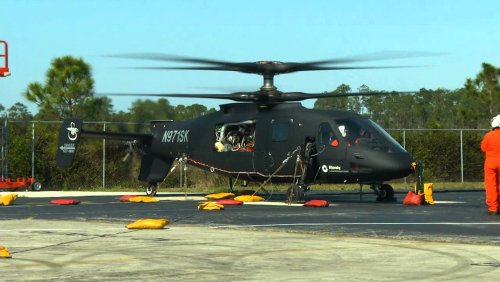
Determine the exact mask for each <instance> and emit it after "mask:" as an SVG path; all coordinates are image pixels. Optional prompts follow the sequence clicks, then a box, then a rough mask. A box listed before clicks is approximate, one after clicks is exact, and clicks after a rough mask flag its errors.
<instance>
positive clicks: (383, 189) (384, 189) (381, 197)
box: [371, 184, 396, 202]
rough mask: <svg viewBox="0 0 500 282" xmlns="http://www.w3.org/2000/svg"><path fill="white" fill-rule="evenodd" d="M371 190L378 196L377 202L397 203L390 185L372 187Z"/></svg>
mask: <svg viewBox="0 0 500 282" xmlns="http://www.w3.org/2000/svg"><path fill="white" fill-rule="evenodd" d="M371 188H372V189H373V191H374V192H375V194H377V202H395V201H396V198H395V197H394V189H393V188H392V186H391V185H389V184H382V185H372V186H371Z"/></svg>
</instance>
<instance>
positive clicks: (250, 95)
mask: <svg viewBox="0 0 500 282" xmlns="http://www.w3.org/2000/svg"><path fill="white" fill-rule="evenodd" d="M96 95H98V96H136V97H142V96H151V97H172V98H206V99H227V100H233V101H237V102H248V101H256V100H257V98H256V97H257V93H256V92H235V93H230V94H208V93H207V94H202V93H196V94H190V93H184V94H178V93H140V94H139V93H97V94H96Z"/></svg>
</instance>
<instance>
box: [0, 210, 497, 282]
mask: <svg viewBox="0 0 500 282" xmlns="http://www.w3.org/2000/svg"><path fill="white" fill-rule="evenodd" d="M127 223H129V222H123V223H120V222H118V223H117V222H112V223H111V222H88V221H87V222H85V221H47V220H31V219H24V220H3V221H0V244H1V245H4V246H6V247H8V248H9V250H10V252H11V255H12V258H11V259H2V260H0V277H1V278H2V280H4V281H19V280H23V281H24V280H43V281H46V280H56V279H57V280H63V281H89V280H113V281H116V280H132V279H134V280H135V279H141V280H145V281H165V280H196V281H202V280H222V281H234V280H238V281H241V280H253V281H269V280H271V281H277V280H280V281H288V280H296V281H305V280H307V281H311V280H338V281H367V280H375V281H379V280H384V281H386V280H393V281H402V280H404V281H411V280H462V281H464V280H466V281H471V280H474V281H496V280H497V279H498V277H500V246H491V245H475V244H458V243H440V242H419V241H412V240H394V239H392V240H390V239H378V238H358V237H347V236H338V235H332V234H303V233H295V232H280V231H277V230H260V229H259V230H252V229H224V228H218V229H212V228H209V227H201V226H193V225H175V224H170V225H168V226H167V227H166V228H165V229H162V230H128V229H126V227H125V225H126V224H127Z"/></svg>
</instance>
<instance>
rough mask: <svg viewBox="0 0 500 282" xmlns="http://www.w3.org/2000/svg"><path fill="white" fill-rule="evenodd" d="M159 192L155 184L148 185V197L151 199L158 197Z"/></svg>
mask: <svg viewBox="0 0 500 282" xmlns="http://www.w3.org/2000/svg"><path fill="white" fill-rule="evenodd" d="M157 191H158V187H157V186H156V184H154V183H151V184H149V185H148V187H146V195H148V196H150V197H154V196H155V195H156V192H157Z"/></svg>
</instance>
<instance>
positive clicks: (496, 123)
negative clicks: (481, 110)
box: [491, 115, 500, 128]
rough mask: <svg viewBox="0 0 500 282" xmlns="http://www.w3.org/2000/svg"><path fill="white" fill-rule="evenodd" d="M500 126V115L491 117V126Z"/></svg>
mask: <svg viewBox="0 0 500 282" xmlns="http://www.w3.org/2000/svg"><path fill="white" fill-rule="evenodd" d="M495 127H500V115H497V116H496V117H494V118H492V119H491V128H495Z"/></svg>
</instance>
